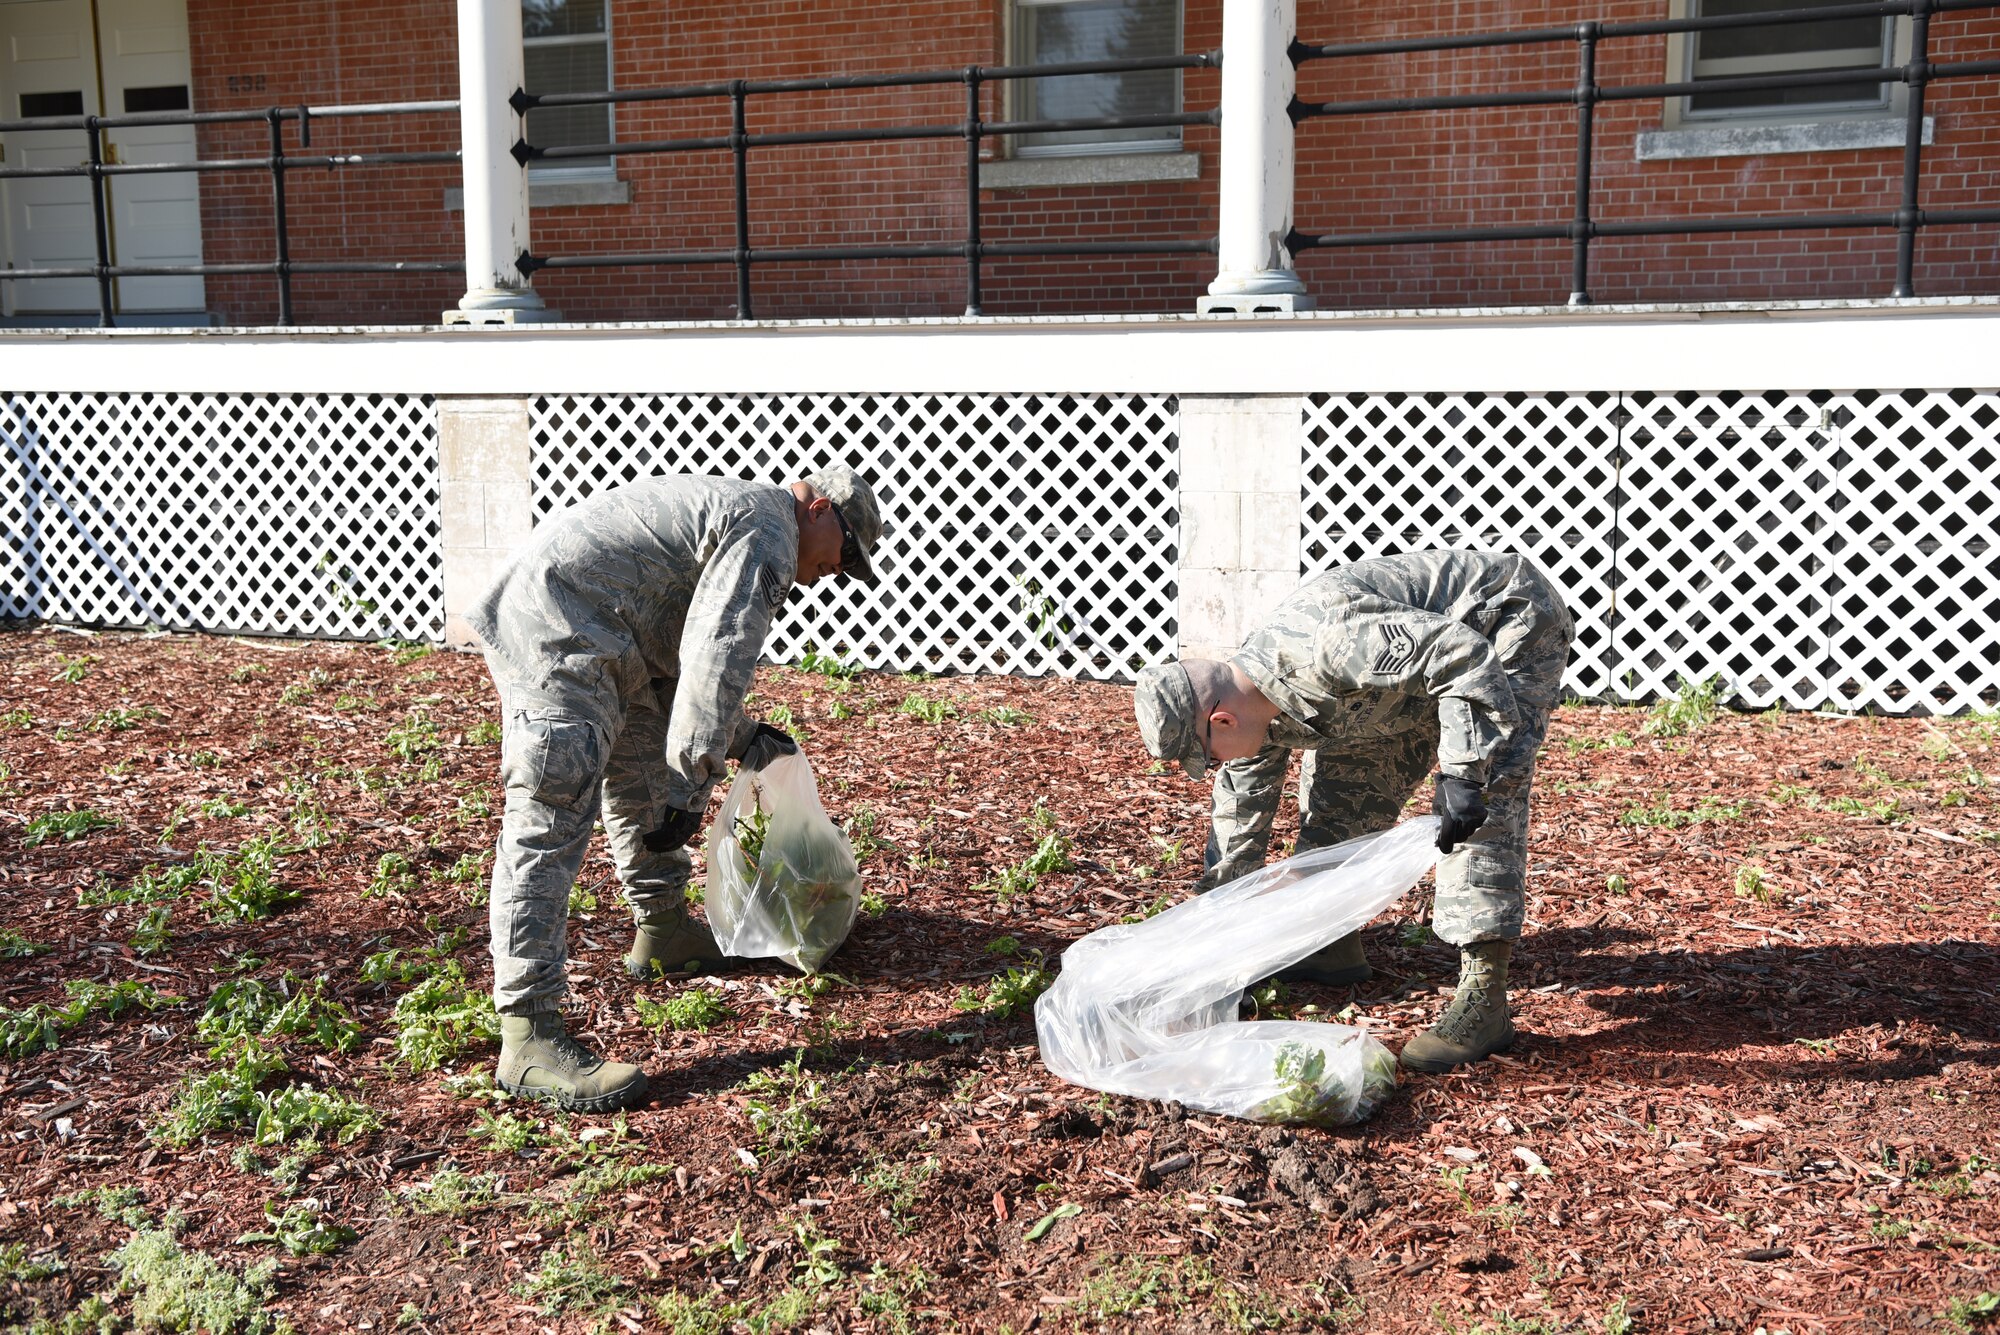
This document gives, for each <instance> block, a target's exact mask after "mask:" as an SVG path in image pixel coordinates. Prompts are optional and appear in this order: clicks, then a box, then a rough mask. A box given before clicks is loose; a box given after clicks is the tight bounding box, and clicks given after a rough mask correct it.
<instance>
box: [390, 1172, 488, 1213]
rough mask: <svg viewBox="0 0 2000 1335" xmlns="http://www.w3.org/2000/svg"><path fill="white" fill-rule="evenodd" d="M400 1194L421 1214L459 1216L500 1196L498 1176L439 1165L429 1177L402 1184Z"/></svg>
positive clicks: (482, 1207)
mask: <svg viewBox="0 0 2000 1335" xmlns="http://www.w3.org/2000/svg"><path fill="white" fill-rule="evenodd" d="M402 1198H403V1202H404V1204H406V1205H408V1206H409V1207H410V1208H411V1209H413V1210H416V1211H417V1212H418V1213H420V1214H431V1215H443V1216H445V1217H446V1218H448V1219H462V1218H464V1217H465V1216H466V1215H468V1214H471V1213H472V1212H473V1211H474V1210H480V1209H484V1208H485V1207H486V1206H489V1205H491V1204H493V1203H494V1202H495V1201H497V1200H499V1199H500V1176H499V1174H497V1173H466V1172H461V1171H460V1170H459V1169H457V1168H451V1167H445V1168H440V1169H438V1170H437V1172H435V1173H433V1174H431V1179H430V1181H428V1182H420V1183H418V1184H416V1185H414V1186H409V1187H405V1188H403V1192H402Z"/></svg>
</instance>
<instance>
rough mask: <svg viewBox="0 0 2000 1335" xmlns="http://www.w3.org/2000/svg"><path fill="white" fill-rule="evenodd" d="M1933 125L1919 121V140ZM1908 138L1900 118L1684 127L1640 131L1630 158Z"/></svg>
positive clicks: (1810, 148)
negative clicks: (1920, 134)
mask: <svg viewBox="0 0 2000 1335" xmlns="http://www.w3.org/2000/svg"><path fill="white" fill-rule="evenodd" d="M1936 131H1937V120H1936V118H1935V117H1931V116H1926V117H1924V127H1923V131H1922V134H1923V141H1924V143H1926V144H1929V143H1930V142H1932V141H1933V140H1934V139H1935V138H1936V137H1937V134H1936ZM1908 133H1909V128H1908V124H1907V121H1906V118H1904V117H1902V116H1874V117H1871V118H1869V119H1868V120H1844V121H1841V120H1824V121H1802V122H1798V123H1795V124H1791V125H1702V126H1695V125H1683V126H1681V128H1679V129H1677V130H1642V131H1641V132H1640V133H1639V136H1638V145H1637V147H1636V148H1634V149H1633V153H1634V155H1635V156H1636V157H1637V158H1638V160H1639V161H1641V162H1672V161H1678V160H1680V159H1683V158H1747V157H1761V156H1763V155H1764V154H1767V153H1832V152H1838V151H1840V150H1842V149H1851V148H1901V147H1902V146H1903V141H1904V139H1905V137H1906V136H1907V135H1908Z"/></svg>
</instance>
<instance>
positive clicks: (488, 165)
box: [444, 0, 554, 324]
mask: <svg viewBox="0 0 2000 1335" xmlns="http://www.w3.org/2000/svg"><path fill="white" fill-rule="evenodd" d="M522 71H523V63H522V56H521V0H458V123H459V143H460V150H459V151H460V160H459V166H460V169H461V171H462V172H463V174H464V179H465V215H464V216H465V295H464V296H462V297H460V298H459V299H458V308H457V309H456V310H449V311H446V312H445V313H444V322H445V323H446V324H514V323H517V322H521V321H530V320H548V319H552V318H554V316H553V313H551V312H549V311H547V310H546V309H545V308H544V307H543V305H542V299H541V298H540V297H539V296H537V295H536V294H535V290H534V288H532V287H530V286H529V284H528V280H527V279H525V278H523V277H522V276H521V272H520V270H518V269H516V268H515V267H514V261H515V259H516V258H517V257H518V256H519V255H520V253H521V252H522V251H524V250H526V249H527V248H528V169H527V168H526V167H525V166H523V165H522V164H521V163H518V162H516V161H515V160H514V152H513V149H514V145H515V143H516V142H517V141H518V140H519V139H520V138H521V117H520V116H519V115H518V114H517V113H516V112H515V111H514V108H513V107H512V106H510V105H509V104H508V100H507V99H509V98H510V97H512V96H513V95H514V90H515V89H517V88H519V87H520V86H521V83H522V78H523V73H522Z"/></svg>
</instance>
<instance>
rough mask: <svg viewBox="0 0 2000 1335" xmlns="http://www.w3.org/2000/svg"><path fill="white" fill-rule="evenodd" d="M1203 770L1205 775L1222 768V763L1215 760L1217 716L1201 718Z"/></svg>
mask: <svg viewBox="0 0 2000 1335" xmlns="http://www.w3.org/2000/svg"><path fill="white" fill-rule="evenodd" d="M1201 724H1202V727H1201V768H1202V772H1203V773H1204V774H1206V773H1210V772H1212V771H1214V770H1218V769H1221V768H1222V762H1221V761H1220V760H1217V759H1216V758H1215V744H1214V736H1215V716H1214V715H1213V714H1203V715H1202V716H1201Z"/></svg>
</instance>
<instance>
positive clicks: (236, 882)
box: [196, 835, 300, 922]
mask: <svg viewBox="0 0 2000 1335" xmlns="http://www.w3.org/2000/svg"><path fill="white" fill-rule="evenodd" d="M290 851H291V850H289V849H287V848H285V847H284V846H283V845H281V844H280V843H279V842H278V840H277V837H276V836H275V835H265V836H263V837H261V838H257V839H249V840H245V841H244V842H243V843H242V844H241V845H239V846H238V847H237V849H236V852H235V853H233V854H219V853H210V852H208V851H207V850H205V849H204V850H203V851H202V852H201V853H199V854H197V855H196V859H197V862H198V863H200V864H201V865H202V870H203V873H204V874H203V877H202V880H203V882H204V883H205V884H206V885H207V886H208V916H209V917H211V918H213V919H214V920H215V921H217V922H256V921H258V920H259V919H262V918H268V917H270V916H271V915H272V914H274V913H276V912H277V911H278V910H279V909H281V908H283V907H285V906H286V905H287V904H293V903H296V902H298V900H299V898H300V893H299V891H297V890H295V889H293V888H292V887H290V886H288V885H283V884H281V883H280V882H279V881H278V879H277V867H278V859H279V858H280V857H282V856H284V855H285V854H286V853H288V852H290Z"/></svg>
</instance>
